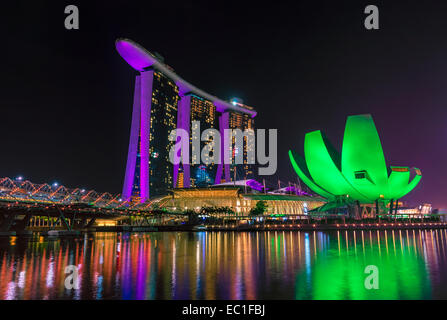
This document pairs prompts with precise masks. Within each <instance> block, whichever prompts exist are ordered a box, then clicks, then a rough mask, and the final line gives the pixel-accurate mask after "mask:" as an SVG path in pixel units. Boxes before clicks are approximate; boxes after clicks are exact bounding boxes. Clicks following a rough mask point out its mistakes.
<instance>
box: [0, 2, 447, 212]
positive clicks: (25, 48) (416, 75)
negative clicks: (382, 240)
mask: <svg viewBox="0 0 447 320" xmlns="http://www.w3.org/2000/svg"><path fill="white" fill-rule="evenodd" d="M217 2H218V3H217ZM295 2H297V3H295V4H294V5H293V6H292V5H285V4H280V3H279V2H278V1H273V2H271V3H270V5H268V6H267V5H265V4H262V2H253V3H252V4H251V5H249V3H246V4H241V3H242V1H239V2H238V3H236V4H231V3H230V2H228V1H205V2H200V1H194V2H192V3H190V4H188V2H187V1H182V2H179V3H175V2H172V1H159V0H157V1H150V0H147V1H141V2H140V3H139V2H132V1H122V2H120V3H119V4H118V3H117V4H113V3H112V2H111V1H96V2H94V3H93V1H76V0H73V1H69V2H64V1H54V2H48V1H33V2H32V1H26V2H25V1H14V3H13V4H9V5H7V6H5V5H3V4H2V11H1V12H2V17H1V21H2V25H3V27H2V49H1V55H2V59H1V72H0V75H1V76H0V81H1V94H0V105H1V115H2V117H1V125H0V136H1V138H2V139H1V146H2V148H1V150H2V153H1V157H0V176H2V177H3V176H9V177H15V176H17V175H23V176H24V177H26V178H27V179H29V180H31V181H33V182H36V183H43V182H49V183H51V182H54V181H57V182H59V183H61V184H64V185H66V186H67V187H84V188H89V189H95V190H97V191H109V192H113V193H119V192H121V186H122V183H123V179H124V171H125V163H126V157H127V148H128V141H129V132H130V122H131V106H132V95H133V85H134V77H135V75H136V71H134V70H133V69H132V68H131V67H130V66H129V65H128V64H127V63H126V62H125V61H124V60H123V59H122V58H121V57H120V56H119V54H118V53H117V52H116V50H115V47H114V45H115V40H116V38H119V37H126V38H129V39H132V40H134V41H136V42H137V43H139V44H141V45H142V46H144V47H145V48H147V49H148V50H150V51H152V52H159V53H160V54H161V55H163V56H164V57H165V62H166V63H167V64H169V65H170V66H172V67H173V68H174V69H175V71H176V72H177V73H178V74H179V75H180V76H181V77H183V78H184V79H185V80H187V81H189V82H190V83H192V84H194V85H196V86H197V87H199V88H201V89H203V90H205V91H207V92H209V93H211V94H213V95H216V96H218V97H220V98H222V99H228V98H230V97H233V96H237V97H240V98H242V99H243V100H244V102H245V103H246V104H248V105H251V106H253V107H255V108H256V110H257V112H258V116H257V117H256V127H257V128H277V129H278V130H279V150H278V158H279V164H278V171H277V175H275V176H271V177H268V178H267V179H268V180H270V181H271V182H272V183H273V182H274V181H276V179H278V178H279V179H281V180H282V181H287V180H290V181H296V175H295V173H294V172H293V169H292V167H291V165H290V163H289V160H288V156H287V151H288V149H290V148H292V149H295V150H296V151H298V152H299V153H302V152H303V142H304V134H305V133H306V132H308V131H311V130H316V129H322V130H324V132H325V133H326V134H327V136H328V137H329V139H330V140H331V141H332V142H333V144H334V145H335V146H336V147H339V148H340V147H341V142H342V137H343V131H344V125H345V121H346V117H347V116H348V115H353V114H362V113H371V114H372V116H373V118H374V120H375V123H376V126H377V129H378V131H379V135H380V137H381V140H382V144H383V148H384V151H385V157H386V160H387V164H388V165H402V166H416V167H419V168H421V170H422V173H423V177H422V180H421V183H420V185H419V186H418V187H416V189H415V190H414V191H413V192H412V193H410V194H409V195H408V196H407V197H406V198H405V199H406V200H408V201H409V203H410V204H419V203H421V202H429V203H432V204H433V205H434V206H435V207H447V197H446V195H445V194H446V191H447V182H446V181H447V166H446V163H447V148H446V146H447V126H446V125H445V123H446V120H447V90H446V88H447V37H446V35H447V2H445V1H418V2H410V1H386V2H387V3H385V2H384V1H368V2H363V1H327V2H321V1H320V2H317V1H306V2H299V1H295ZM68 4H74V5H77V6H78V8H79V11H80V29H79V30H66V29H65V28H64V20H65V16H66V15H65V14H64V8H65V6H66V5H68ZM367 4H375V5H377V6H378V7H379V10H380V30H372V31H368V30H366V29H365V28H364V25H363V23H364V18H365V17H366V15H365V14H364V13H363V11H364V8H365V6H366V5H367Z"/></svg>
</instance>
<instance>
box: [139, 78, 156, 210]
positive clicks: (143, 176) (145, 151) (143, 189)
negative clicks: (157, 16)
mask: <svg viewBox="0 0 447 320" xmlns="http://www.w3.org/2000/svg"><path fill="white" fill-rule="evenodd" d="M153 80H154V71H153V70H150V71H144V72H141V115H140V197H141V203H144V202H146V201H147V200H148V199H149V196H150V192H149V160H150V154H149V142H150V130H151V104H152V84H153Z"/></svg>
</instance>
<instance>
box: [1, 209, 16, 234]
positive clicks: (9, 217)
mask: <svg viewBox="0 0 447 320" xmlns="http://www.w3.org/2000/svg"><path fill="white" fill-rule="evenodd" d="M14 220H15V214H12V213H10V214H4V213H3V214H0V232H8V231H11V227H12V226H13V224H14Z"/></svg>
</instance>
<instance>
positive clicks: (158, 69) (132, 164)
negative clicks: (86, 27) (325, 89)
mask: <svg viewBox="0 0 447 320" xmlns="http://www.w3.org/2000/svg"><path fill="white" fill-rule="evenodd" d="M116 49H117V51H118V52H119V54H120V55H121V56H122V57H123V58H124V60H126V62H127V63H128V64H129V65H130V66H131V67H132V68H134V69H135V70H137V71H138V72H139V74H138V75H137V76H136V79H135V90H134V101H133V111H132V124H131V133H130V142H129V150H128V157H127V165H126V173H125V178H124V186H123V193H122V197H123V199H126V200H128V199H130V198H131V197H132V196H134V195H135V193H136V191H138V196H139V201H141V202H145V201H146V200H148V199H149V198H150V197H151V196H154V195H160V193H163V186H164V187H165V189H169V188H175V187H179V185H180V186H182V187H184V188H188V187H190V186H191V167H190V165H189V164H180V165H168V164H167V158H166V157H167V154H166V152H165V151H166V150H162V151H160V152H156V151H153V152H152V154H151V141H152V149H153V146H154V142H156V140H154V139H162V140H166V141H167V139H168V137H167V132H165V131H166V130H168V129H175V128H181V129H184V130H186V131H187V132H190V130H191V121H192V119H191V104H192V103H191V101H192V100H193V99H195V101H197V99H203V100H205V101H208V102H210V103H211V104H212V105H213V106H214V107H215V111H216V117H217V119H218V121H216V126H218V129H219V131H220V132H221V136H222V137H223V136H224V134H223V130H224V129H228V128H231V126H230V116H231V115H232V114H233V115H234V114H237V115H243V116H244V118H247V119H246V120H247V121H248V122H249V125H248V127H249V128H250V127H251V129H253V118H254V117H255V116H256V112H255V111H254V110H253V109H252V108H250V107H245V106H244V105H243V104H240V103H229V102H227V101H224V100H221V99H219V98H217V97H215V96H212V95H210V94H208V93H206V92H204V91H203V90H200V89H198V88H196V87H194V86H193V85H191V84H189V83H188V82H186V81H185V80H183V79H182V78H180V77H179V76H178V75H177V74H175V73H174V72H173V71H172V70H171V69H170V68H169V67H168V66H166V65H165V64H164V63H162V62H161V61H160V60H159V59H157V58H156V57H155V56H154V55H153V54H151V53H150V52H148V51H147V50H146V49H144V48H143V47H141V46H140V45H138V44H137V43H135V42H133V41H131V40H128V39H118V40H117V41H116ZM154 79H155V80H154ZM160 79H161V80H162V81H163V84H164V85H163V84H162V85H161V87H162V88H155V87H154V86H155V85H156V84H158V82H157V81H160ZM159 89H161V90H169V92H168V93H169V94H167V95H168V96H170V97H171V99H170V100H169V101H164V102H163V103H164V104H163V110H155V108H152V107H153V106H155V107H157V106H156V105H155V104H154V105H153V102H154V101H156V102H158V97H160V98H165V96H166V94H164V95H163V94H161V95H159V96H157V94H159ZM154 99H155V100H154ZM175 109H176V110H175ZM154 112H158V113H160V112H162V114H161V115H159V116H157V115H155V114H154ZM161 118H163V119H162V120H160V119H161ZM157 120H159V121H160V122H162V123H160V127H159V128H161V129H157V130H156V131H154V132H152V134H153V135H152V137H151V124H152V126H154V122H156V121H157ZM247 121H246V122H247ZM245 127H247V126H245ZM153 129H154V128H152V130H153ZM241 129H244V128H243V127H241ZM154 133H155V134H154ZM222 140H224V139H222ZM224 143H225V141H222V143H221V156H222V157H223V154H224V149H223V148H224ZM165 145H166V146H167V144H165ZM162 149H167V148H162ZM155 156H156V157H155ZM159 157H160V158H162V159H160V158H159ZM151 158H152V163H151ZM155 158H158V159H155ZM157 161H158V162H160V163H161V167H160V168H156V169H154V171H157V173H158V174H160V173H161V174H164V172H163V170H169V171H171V170H172V173H171V172H169V173H168V172H166V173H167V174H165V175H164V176H165V177H164V178H163V179H164V180H163V181H159V182H158V186H162V187H161V188H158V189H156V188H155V187H154V186H151V181H150V180H151V177H153V175H154V174H155V173H154V172H151V166H152V165H153V164H154V165H155V164H156V162H157ZM221 163H223V161H221ZM171 166H172V168H171ZM230 170H231V169H230V165H229V164H218V165H217V170H215V178H214V179H213V180H214V181H215V183H220V182H221V181H225V182H229V181H231V178H232V177H231V174H230ZM181 175H183V181H179V178H180V177H181ZM171 177H172V178H171ZM182 182H183V183H182ZM151 188H152V189H154V190H152V192H151ZM155 189H156V190H155Z"/></svg>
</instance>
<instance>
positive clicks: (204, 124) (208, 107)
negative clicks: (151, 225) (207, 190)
mask: <svg viewBox="0 0 447 320" xmlns="http://www.w3.org/2000/svg"><path fill="white" fill-rule="evenodd" d="M216 120H217V117H216V107H215V106H214V104H213V103H212V102H210V101H208V100H205V99H203V98H200V97H198V96H195V95H192V96H191V132H190V136H191V135H192V130H195V129H197V128H196V127H195V126H197V122H198V123H199V124H200V132H203V131H204V130H206V129H218V128H217V121H216ZM193 121H196V124H193ZM208 142H209V141H201V142H200V150H198V154H200V151H201V150H202V149H203V147H204V146H205V144H206V143H208ZM190 144H191V163H194V162H195V161H194V160H198V161H199V162H200V159H193V157H194V155H195V153H196V152H197V150H195V146H194V145H192V143H191V140H190ZM216 171H217V167H216V165H215V164H214V163H211V164H209V165H205V164H192V165H191V186H192V187H205V186H209V185H212V184H214V179H215V177H216Z"/></svg>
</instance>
